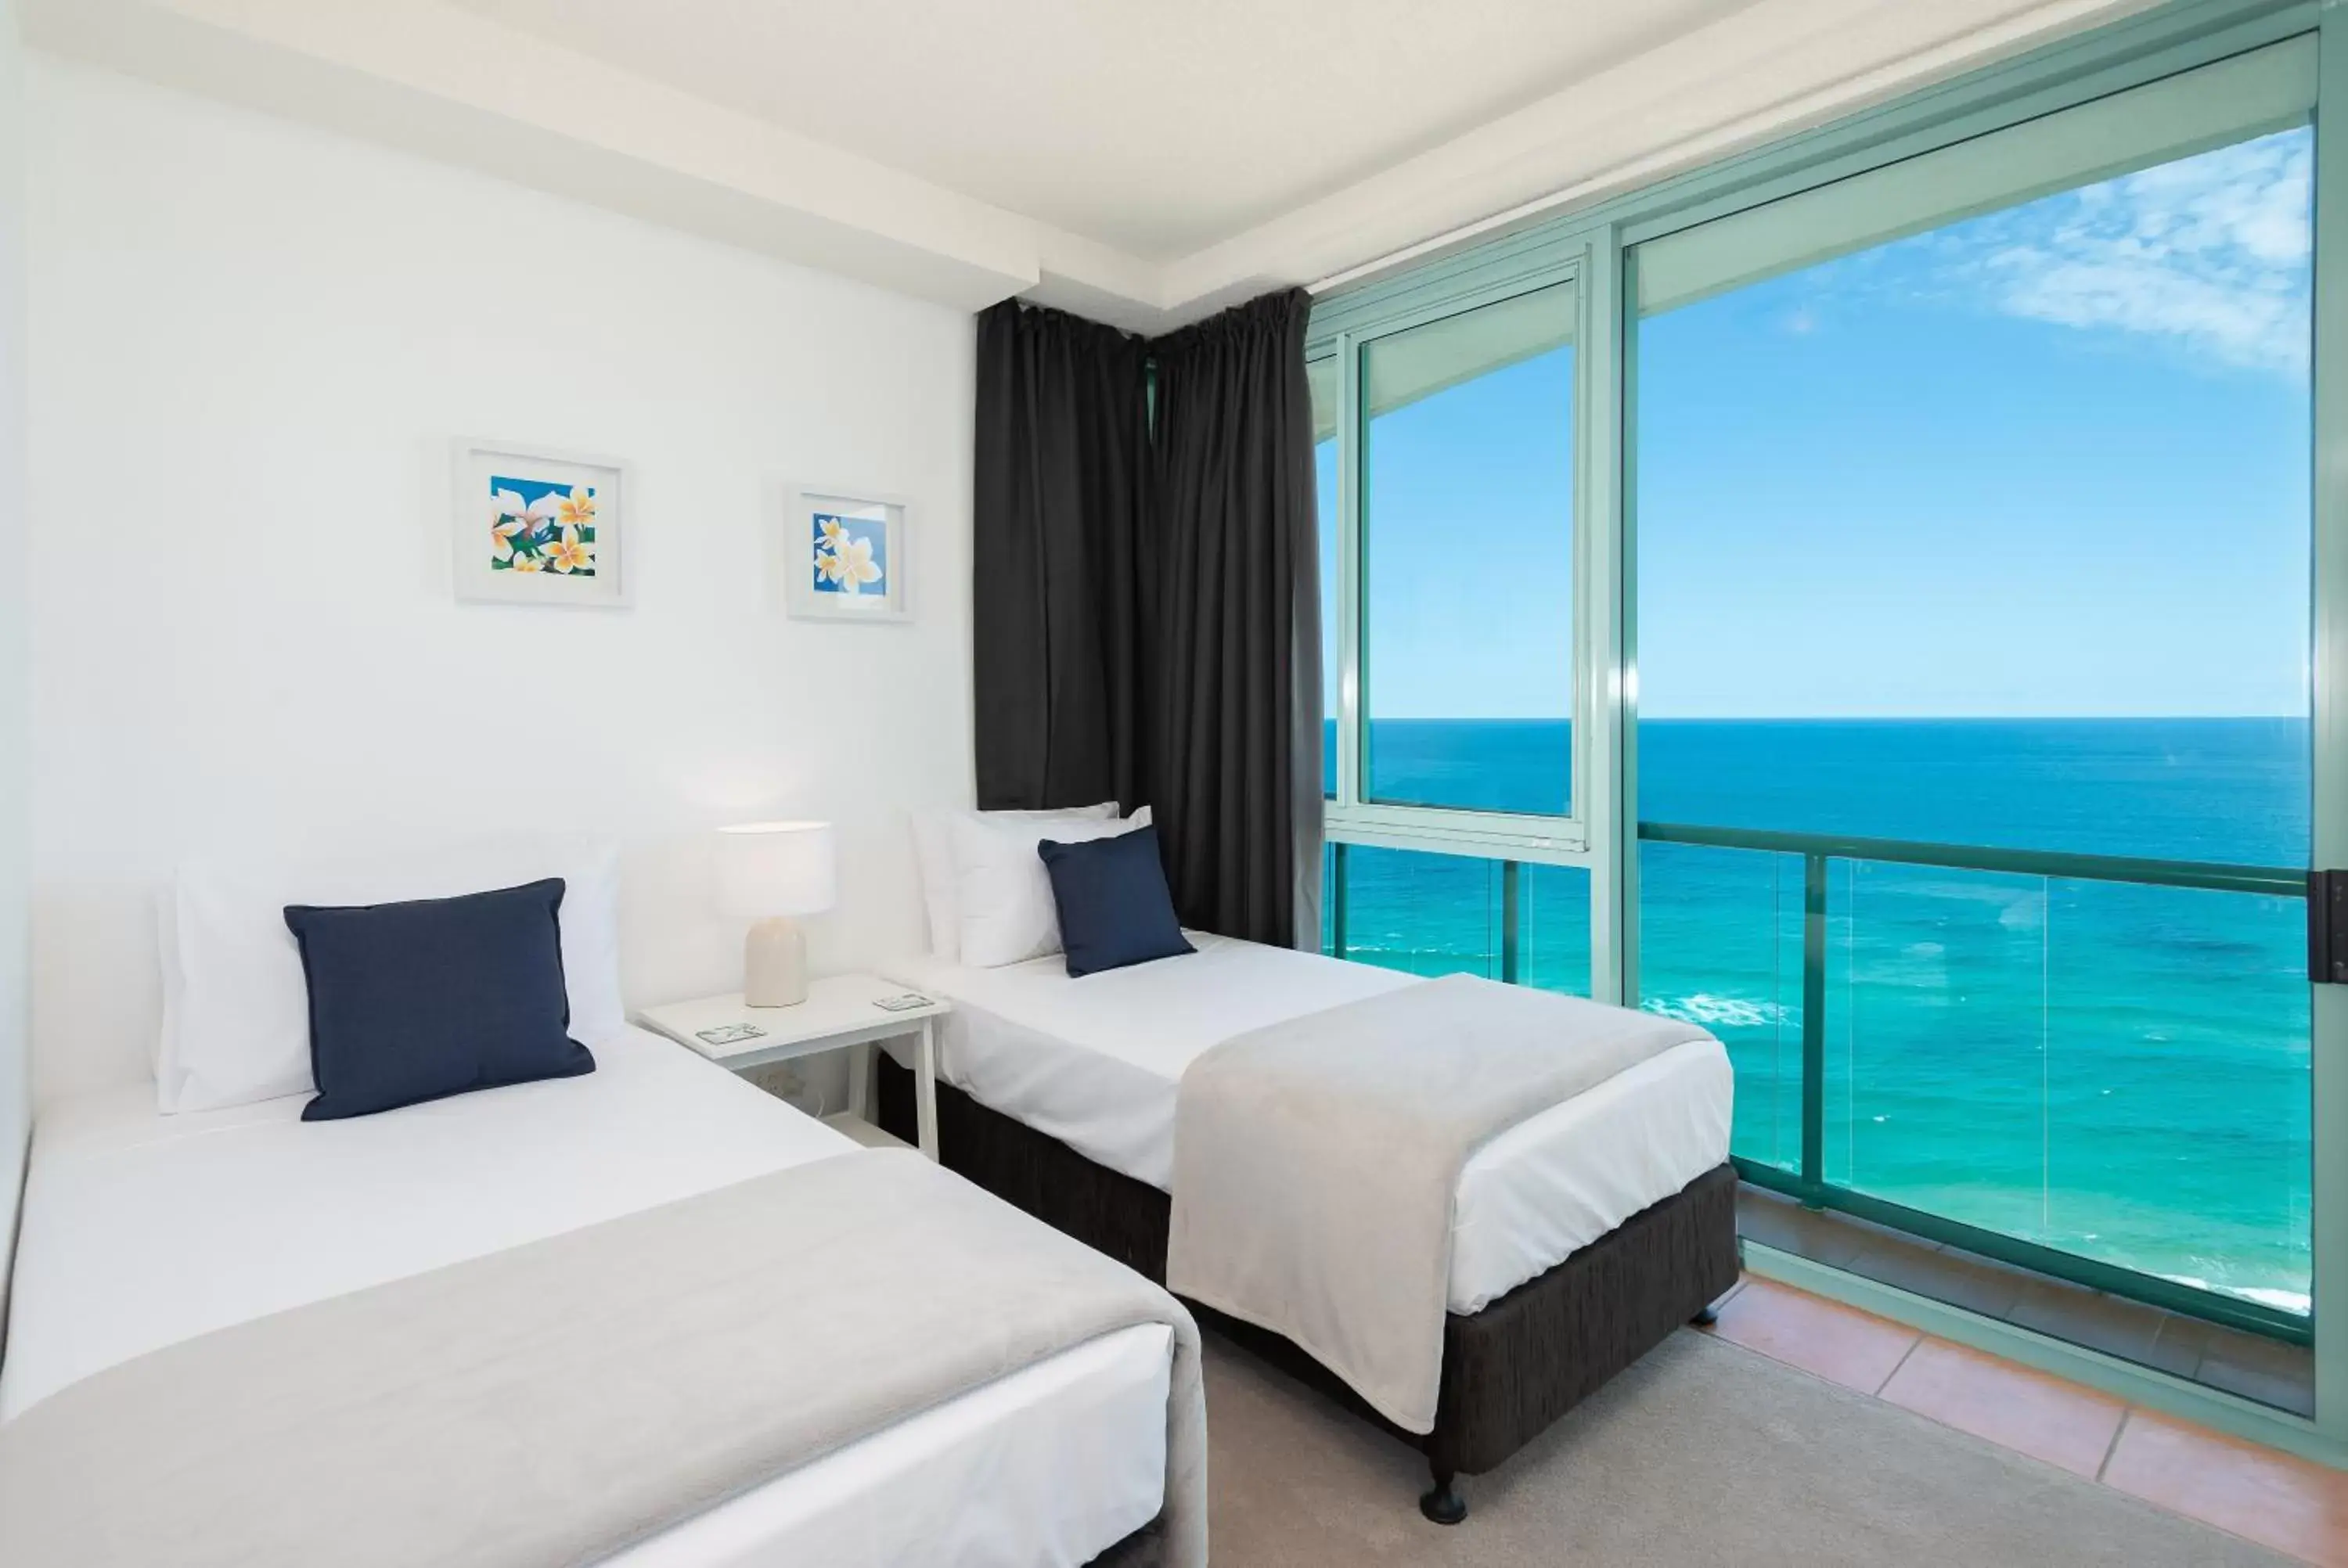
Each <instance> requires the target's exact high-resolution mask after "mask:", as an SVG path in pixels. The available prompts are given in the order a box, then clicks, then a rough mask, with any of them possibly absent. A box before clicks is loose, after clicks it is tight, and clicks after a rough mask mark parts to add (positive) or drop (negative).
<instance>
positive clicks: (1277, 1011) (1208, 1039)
mask: <svg viewBox="0 0 2348 1568" xmlns="http://www.w3.org/2000/svg"><path fill="white" fill-rule="evenodd" d="M1189 938H1190V940H1191V943H1192V944H1193V945H1194V946H1195V947H1197V948H1198V949H1199V950H1198V952H1197V953H1196V954H1194V955H1191V956H1188V957H1183V958H1161V959H1159V960H1158V961H1157V962H1155V963H1148V964H1137V965H1134V966H1133V967H1131V968H1123V969H1111V970H1108V971H1106V972H1104V973H1101V974H1096V975H1087V976H1086V977H1084V978H1083V979H1070V978H1069V976H1068V973H1067V969H1066V963H1065V961H1064V960H1063V959H1061V958H1058V957H1053V958H1037V959H1034V960H1032V961H1030V962H1028V963H1024V964H1013V965H1009V966H1006V967H1004V968H991V969H979V968H969V967H968V966H966V965H963V964H958V963H951V962H947V961H944V960H942V959H939V958H909V959H905V960H902V961H901V962H899V963H896V964H894V965H892V966H891V968H890V974H891V978H892V979H898V980H901V981H902V982H903V983H905V984H907V985H910V986H913V987H916V988H918V989H923V990H927V991H932V992H934V993H935V994H937V995H938V996H941V997H944V998H946V999H949V1000H951V1001H952V1002H953V1004H954V1009H955V1010H954V1011H953V1013H952V1014H951V1015H949V1016H948V1017H946V1018H945V1019H944V1020H942V1021H941V1024H940V1030H939V1037H938V1038H939V1042H940V1046H939V1071H940V1072H941V1073H942V1074H943V1076H944V1077H945V1079H946V1080H947V1081H949V1082H951V1083H953V1085H954V1086H955V1087H956V1088H959V1089H961V1090H963V1091H965V1092H967V1093H969V1094H970V1095H971V1096H972V1097H973V1099H975V1100H977V1101H979V1102H981V1103H982V1104H984V1105H987V1106H989V1107H991V1108H993V1109H994V1110H996V1111H1000V1112H1004V1114H1005V1115H1009V1116H1014V1117H1016V1118H1018V1119H1019V1120H1020V1121H1021V1122H1025V1123H1026V1124H1027V1125H1028V1126H1030V1127H1033V1128H1035V1130H1036V1131H1038V1132H1045V1133H1048V1134H1049V1135H1051V1136H1052V1137H1055V1138H1057V1139H1059V1140H1060V1141H1061V1142H1062V1143H1066V1144H1067V1145H1068V1146H1069V1147H1070V1148H1072V1149H1075V1150H1076V1152H1077V1153H1081V1154H1084V1155H1085V1156H1086V1157H1087V1158H1089V1159H1091V1160H1094V1161H1096V1162H1097V1163H1100V1164H1104V1165H1107V1166H1108V1167H1110V1168H1111V1169H1112V1170H1117V1171H1122V1172H1123V1173H1126V1174H1127V1175H1128V1176H1132V1177H1134V1178H1135V1179H1136V1180H1138V1181H1144V1182H1148V1184H1150V1185H1151V1186H1154V1187H1157V1188H1158V1189H1159V1190H1160V1191H1165V1190H1167V1189H1168V1188H1169V1184H1170V1183H1171V1182H1172V1179H1173V1170H1174V1102H1175V1094H1176V1089H1177V1086H1178V1085H1179V1082H1180V1081H1181V1077H1182V1071H1183V1069H1184V1068H1186V1067H1188V1066H1189V1064H1190V1062H1191V1061H1192V1060H1193V1059H1194V1058H1196V1057H1197V1056H1198V1055H1199V1054H1200V1052H1202V1051H1204V1050H1208V1049H1209V1048H1210V1047H1211V1046H1214V1045H1217V1044H1220V1042H1221V1041H1223V1040H1229V1039H1231V1037H1232V1036H1234V1035H1238V1034H1241V1033H1244V1032H1246V1031H1247V1030H1252V1029H1261V1028H1263V1027H1264V1026H1266V1025H1268V1024H1273V1023H1280V1022H1283V1021H1285V1020H1289V1019H1292V1018H1301V1017H1303V1015H1305V1014H1306V1013H1309V1012H1314V1011H1318V1010H1320V1009H1323V1008H1329V1007H1335V1006H1337V1005H1339V1004H1340V1003H1344V1002H1348V1001H1354V1000H1356V999H1360V998H1363V997H1368V996H1375V995H1378V994H1380V993H1381V992H1385V991H1390V990H1394V989H1397V988H1399V987H1402V986H1406V985H1415V984H1416V983H1418V981H1417V978H1416V977H1415V976H1411V975H1404V974H1397V973H1395V972H1394V971H1392V970H1389V969H1380V968H1372V967H1370V966H1369V965H1366V964H1352V963H1342V962H1339V961H1338V960H1336V959H1334V958H1323V957H1322V956H1321V955H1320V954H1318V953H1300V952H1295V951H1292V950H1291V949H1288V948H1269V947H1264V946H1262V945H1260V944H1257V943H1253V942H1242V941H1238V940H1235V939H1233V938H1228V937H1217V936H1212V935H1210V934H1208V933H1206V932H1201V931H1193V932H1190V933H1189ZM1734 1100H1735V1077H1734V1075H1733V1073H1732V1072H1731V1071H1730V1069H1729V1063H1728V1053H1727V1051H1726V1050H1724V1049H1723V1048H1722V1047H1721V1045H1720V1044H1719V1042H1718V1041H1716V1040H1694V1041H1691V1042H1689V1043H1688V1044H1685V1045H1679V1046H1674V1047H1673V1048H1672V1049H1671V1050H1667V1051H1665V1052H1663V1054H1662V1055H1660V1056H1658V1057H1655V1058H1654V1059H1653V1060H1652V1061H1645V1062H1643V1063H1641V1064H1640V1065H1639V1066H1637V1067H1635V1068H1632V1069H1631V1070H1630V1071H1627V1072H1623V1073H1620V1074H1618V1075H1616V1076H1615V1077H1614V1078H1612V1079H1610V1080H1608V1081H1606V1082H1604V1083H1601V1084H1600V1085H1599V1086H1598V1087H1597V1088H1595V1089H1592V1090H1591V1091H1589V1092H1587V1093H1585V1094H1581V1095H1579V1096H1577V1097H1576V1098H1574V1099H1572V1100H1570V1101H1567V1102H1565V1103H1563V1104H1561V1105H1557V1106H1553V1107H1551V1108H1550V1110H1548V1111H1545V1112H1542V1113H1541V1114H1540V1115H1539V1116H1536V1117H1533V1118H1531V1119H1530V1120H1529V1121H1527V1122H1522V1123H1520V1124H1519V1125H1518V1126H1516V1127H1514V1128H1512V1129H1510V1130H1509V1132H1506V1133H1504V1134H1502V1135H1501V1136H1500V1137H1498V1138H1496V1139H1494V1140H1493V1141H1492V1142H1491V1143H1488V1144H1486V1145H1485V1146H1484V1147H1483V1148H1482V1149H1479V1150H1478V1151H1477V1153H1476V1154H1475V1156H1474V1157H1473V1158H1472V1159H1470V1160H1469V1161H1468V1167H1467V1169H1466V1170H1465V1171H1463V1172H1462V1173H1460V1178H1459V1195H1458V1202H1457V1206H1456V1207H1455V1209H1454V1211H1453V1219H1452V1227H1453V1228H1452V1249H1451V1286H1450V1307H1451V1310H1453V1311H1454V1312H1459V1313H1472V1312H1480V1311H1481V1310H1483V1308H1484V1307H1487V1306H1488V1305H1489V1304H1490V1303H1491V1302H1492V1301H1493V1299H1494V1298H1496V1297H1498V1296H1503V1295H1505V1294H1507V1293H1508V1292H1509V1291H1510V1290H1512V1289H1514V1288H1516V1286H1519V1285H1521V1284H1523V1283H1524V1282H1525V1281H1526V1280H1528V1279H1530V1278H1532V1277H1533V1276H1535V1275H1538V1274H1541V1273H1543V1272H1545V1271H1547V1270H1548V1269H1550V1268H1552V1267H1554V1266H1557V1265H1558V1264H1559V1263H1560V1262H1562V1261H1564V1260H1565V1259H1566V1258H1567V1257H1570V1255H1573V1254H1574V1253H1575V1252H1577V1251H1579V1250H1580V1249H1581V1248H1582V1247H1584V1246H1587V1245H1589V1244H1590V1243H1591V1242H1593V1241H1595V1240H1597V1239H1598V1238H1599V1237H1600V1236H1601V1235H1605V1234H1606V1233H1607V1232H1608V1231H1611V1230H1612V1229H1613V1228H1614V1227H1615V1226H1616V1225H1621V1224H1622V1222H1623V1221H1624V1220H1626V1219H1628V1218H1630V1217H1631V1216H1632V1214H1637V1213H1638V1212H1639V1211H1640V1210H1641V1209H1643V1208H1645V1207H1647V1206H1648V1205H1649V1204H1655V1203H1659V1202H1661V1201H1662V1200H1663V1199H1664V1198H1667V1197H1669V1196H1671V1194H1673V1193H1676V1192H1678V1191H1679V1190H1680V1189H1681V1188H1682V1187H1684V1186H1685V1185H1687V1184H1688V1183H1690V1182H1692V1181H1694V1179H1695V1178H1696V1177H1698V1176H1700V1175H1702V1174H1703V1173H1704V1172H1706V1171H1709V1170H1711V1169H1712V1168H1713V1167H1714V1166H1715V1165H1717V1164H1719V1163H1721V1162H1722V1161H1724V1160H1725V1159H1727V1158H1728V1133H1729V1113H1730V1110H1731V1107H1732V1105H1733V1103H1734Z"/></svg>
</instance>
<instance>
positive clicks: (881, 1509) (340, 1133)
mask: <svg viewBox="0 0 2348 1568" xmlns="http://www.w3.org/2000/svg"><path fill="white" fill-rule="evenodd" d="M589 1043H590V1044H591V1045H592V1049H593V1050H594V1052H595V1055H596V1059H597V1071H594V1072H593V1073H592V1074H589V1075H587V1076H584V1077H580V1078H572V1079H562V1080H557V1081H546V1082H539V1083H531V1084H526V1085H520V1086H517V1087H512V1088H506V1089H497V1090H490V1091H482V1092H477V1093H472V1094H466V1095H461V1096H458V1097H455V1098H451V1099H447V1100H440V1101H436V1102H430V1103H427V1104H421V1105H414V1106H409V1107H407V1108H405V1109H402V1110H398V1111H394V1112H386V1113H383V1114H380V1115H376V1116H369V1117H364V1118H358V1119H354V1120H350V1121H345V1122H326V1123H304V1122H301V1121H299V1120H298V1118H299V1115H300V1112H301V1109H302V1105H303V1099H302V1098H301V1097H298V1096H297V1097H289V1098H280V1099H273V1100H268V1101H264V1102H258V1103H252V1104H245V1105H239V1106H234V1107H231V1108H228V1109H223V1110H215V1111H205V1112H181V1113H180V1114H177V1115H170V1116H164V1115H160V1114H158V1112H157V1110H156V1103H155V1091H154V1088H153V1086H152V1085H139V1086H133V1087H126V1088H124V1089H122V1090H119V1091H110V1092H105V1093H99V1094H96V1095H91V1096H88V1097H84V1098H80V1099H77V1100H72V1101H68V1102H64V1103H62V1104H59V1105H57V1106H56V1107H54V1108H53V1109H52V1110H50V1111H49V1112H47V1113H46V1114H45V1115H44V1116H43V1118H42V1119H41V1122H40V1124H39V1127H38V1129H37V1130H36V1136H35V1140H34V1147H33V1155H32V1165H31V1170H30V1173H29V1178H28V1182H27V1185H26V1202H25V1210H24V1220H23V1230H22V1234H21V1237H20V1241H19V1245H18V1250H17V1255H16V1264H15V1276H14V1289H13V1296H12V1299H11V1314H10V1321H9V1325H8V1337H7V1355H6V1358H5V1361H4V1362H0V1421H5V1420H8V1419H14V1418H15V1417H16V1416H18V1415H20V1414H22V1413H23V1412H25V1411H26V1410H28V1409H32V1408H34V1407H35V1406H36V1405H37V1404H38V1403H39V1402H40V1401H41V1400H43V1399H46V1398H47V1397H48V1396H50V1395H52V1394H54V1393H56V1392H57V1391H58V1390H60V1389H65V1388H67V1387H68V1386H69V1385H71V1384H73V1383H75V1382H76V1381H77V1380H78V1379H80V1378H85V1377H88V1376H89V1375H90V1374H92V1373H95V1372H98V1371H100V1370H102V1369H104V1368H109V1367H112V1366H115V1365H117V1364H118V1363H121V1362H124V1361H127V1360H129V1359H130V1358H134V1357H138V1356H140V1355H142V1354H144V1353H146V1352H148V1351H150V1350H155V1349H159V1348H163V1347H165V1346H169V1345H172V1344H176V1343H178V1342H180V1341H182V1340H187V1339H191V1338H192V1337H195V1336H198V1335H201V1334H205V1333H207V1332H208V1331H211V1330H213V1329H217V1328H222V1327H229V1326H231V1325H235V1324H240V1323H243V1322H247V1321H250V1320H252V1319H254V1318H258V1317H263V1316H264V1315H267V1314H270V1313H273V1312H278V1311H282V1310H283V1309H286V1308H289V1307H299V1306H303V1305H305V1304H308V1303H312V1302H316V1301H322V1300H324V1299H326V1298H329V1297H333V1296H341V1295H344V1294H345V1293H349V1292H354V1291H358V1290H361V1289H364V1288H366V1287H367V1286H375V1285H379V1284H383V1283H386V1282H388V1281H392V1280H396V1279H400V1278H404V1277H407V1276H415V1275H420V1274H422V1273H425V1272H426V1271H429V1270H433V1269H437V1268H439V1267H442V1266H446V1265H449V1264H453V1263H457V1262H459V1261H461V1260H464V1259H468V1258H474V1257H479V1256H484V1255H489V1254H491V1253H495V1252H499V1251H500V1250H502V1249H507V1248H510V1247H514V1246H518V1245H522V1244H525V1243H528V1242H530V1241H533V1240H536V1239H539V1238H541V1237H546V1236H551V1235H560V1234H564V1233H568V1232H571V1231H574V1230H577V1229H579V1228H581V1227H584V1226H589V1225H595V1224H597V1223H599V1222H601V1221H604V1220H608V1219H613V1218H615V1217H617V1216H620V1215H623V1214H633V1213H636V1212H638V1211H643V1210H648V1209H651V1208H653V1207H654V1206H657V1205H661V1204H668V1203H671V1202H674V1201H675V1200H678V1199H682V1198H685V1197H690V1196H693V1195H695V1194H704V1193H709V1192H714V1191H716V1190H717V1189H720V1188H723V1187H726V1186H729V1185H731V1184H736V1183H740V1182H746V1181H748V1180H750V1179H752V1178H754V1177H757V1176H761V1175H764V1174H767V1173H771V1172H775V1171H778V1170H781V1169H784V1168H787V1167H789V1166H793V1165H798V1164H801V1163H807V1162H809V1161H814V1160H819V1159H823V1158H825V1157H827V1156H829V1155H833V1154H837V1153H846V1152H848V1151H850V1150H852V1149H853V1147H854V1145H852V1144H851V1143H850V1142H849V1141H848V1140H847V1139H845V1138H843V1137H842V1136H841V1135H840V1134H839V1133H837V1132H833V1131H831V1130H830V1129H829V1128H827V1127H824V1126H823V1125H822V1124H820V1123H819V1122H815V1121H814V1120H812V1119H811V1118H808V1117H807V1116H805V1115H803V1114H801V1113H800V1112H797V1111H795V1110H793V1109H792V1108H790V1107H789V1106H787V1105H785V1104H783V1103H781V1102H778V1101H777V1100H774V1099H772V1098H771V1097H769V1096H767V1095H766V1094H765V1093H763V1092H761V1091H758V1090H757V1089H756V1088H754V1087H752V1086H750V1085H749V1084H747V1083H744V1082H742V1081H739V1080H736V1078H734V1077H733V1076H732V1075H731V1074H728V1073H726V1072H725V1071H722V1070H720V1069H717V1068H715V1067H712V1066H711V1065H709V1064H708V1063H706V1062H705V1061H700V1060H699V1059H698V1058H695V1057H694V1056H693V1055H692V1054H691V1053H689V1052H687V1051H685V1050H680V1049H679V1048H677V1047H676V1046H675V1045H672V1044H669V1043H667V1042H665V1041H664V1040H659V1039H658V1038H656V1037H654V1036H652V1035H650V1034H647V1033H644V1032H643V1031H640V1030H633V1029H622V1030H612V1031H609V1032H605V1033H600V1034H596V1035H594V1036H592V1038H591V1039H590V1040H589ZM1171 1349H1172V1346H1171V1339H1170V1335H1169V1330H1168V1329H1167V1328H1165V1327H1163V1326H1159V1325H1148V1326H1141V1327H1129V1328H1125V1329H1120V1330H1118V1331H1117V1332H1114V1333H1111V1334H1107V1335H1104V1336H1101V1337H1097V1338H1095V1339H1092V1340H1090V1341H1087V1342H1086V1343H1085V1344H1082V1345H1080V1346H1078V1347H1076V1348H1074V1349H1071V1350H1067V1351H1065V1352H1063V1353H1061V1354H1059V1355H1056V1356H1054V1357H1052V1358H1048V1359H1046V1360H1044V1361H1040V1362H1037V1363H1035V1364H1034V1365H1032V1366H1030V1367H1027V1368H1025V1369H1024V1370H1021V1371H1019V1372H1016V1373H1014V1374H1012V1375H1010V1376H1007V1377H1004V1378H999V1379H997V1380H995V1381H994V1382H993V1383H990V1384H987V1385H984V1386H982V1387H980V1388H978V1389H973V1390H972V1391H971V1392H969V1393H966V1394H963V1395H962V1396H960V1397H958V1398H956V1399H952V1400H950V1401H948V1402H946V1403H943V1404H941V1405H938V1406H936V1407H934V1408H932V1409H928V1410H926V1411H925V1412H923V1413H922V1414H921V1415H919V1416H917V1417H914V1418H912V1419H907V1420H904V1421H901V1422H900V1423H898V1424H897V1425H895V1426H892V1427H890V1428H888V1429H886V1430H881V1431H880V1432H878V1433H876V1434H874V1435H873V1436H870V1437H869V1438H866V1439H863V1440H860V1441H857V1442H854V1443H851V1444H850V1445H849V1446H847V1447H845V1448H841V1449H839V1450H835V1451H833V1452H832V1453H830V1454H829V1455H827V1456H825V1457H824V1458H822V1459H820V1460H816V1461H814V1462H812V1463H809V1464H807V1465H805V1466H802V1467H800V1468H799V1469H798V1470H795V1471H791V1472H789V1473H787V1474H783V1475H779V1476H777V1477H776V1478H774V1479H773V1480H771V1481H767V1482H766V1483H764V1484H763V1485H760V1486H758V1487H757V1488H756V1489H754V1490H752V1491H747V1492H745V1493H742V1494H740V1495H737V1496H736V1497H734V1498H732V1499H731V1500H729V1501H725V1502H723V1503H721V1504H719V1505H717V1506H716V1507H714V1508H711V1509H709V1510H707V1511H706V1512H703V1513H700V1514H698V1515H696V1516H695V1517H692V1518H689V1519H687V1520H685V1521H684V1522H681V1523H678V1524H676V1525H675V1526H674V1527H672V1528H670V1529H668V1530H666V1531H664V1532H661V1533H659V1534H657V1535H654V1536H653V1537H650V1538H648V1539H645V1540H644V1541H641V1542H637V1543H636V1544H634V1545H633V1546H632V1547H630V1548H628V1549H627V1550H625V1551H623V1552H622V1553H619V1554H618V1555H616V1556H613V1557H611V1558H608V1559H606V1561H608V1562H611V1563H620V1564H625V1565H626V1568H687V1565H691V1568H714V1565H725V1568H752V1565H754V1564H774V1563H870V1564H879V1563H1006V1564H1008V1563H1084V1562H1087V1561H1090V1560H1093V1559H1095V1558H1097V1556H1099V1555H1100V1554H1101V1553H1103V1552H1104V1551H1105V1550H1107V1549H1109V1548H1111V1547H1112V1546H1113V1545H1114V1544H1115V1543H1117V1542H1122V1541H1125V1540H1127V1539H1128V1538H1129V1537H1132V1536H1134V1535H1135V1534H1136V1533H1137V1532H1141V1531H1143V1530H1144V1529H1145V1527H1146V1526H1148V1523H1149V1522H1150V1521H1151V1520H1153V1519H1154V1518H1155V1517H1156V1516H1157V1515H1158V1514H1159V1510H1160V1507H1161V1504H1162V1502H1163V1499H1164V1489H1165V1482H1164V1464H1165V1455H1166V1430H1167V1399H1168V1388H1169V1365H1170V1356H1171Z"/></svg>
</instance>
